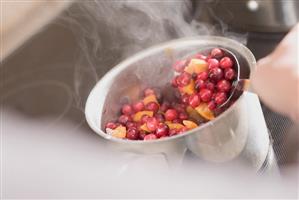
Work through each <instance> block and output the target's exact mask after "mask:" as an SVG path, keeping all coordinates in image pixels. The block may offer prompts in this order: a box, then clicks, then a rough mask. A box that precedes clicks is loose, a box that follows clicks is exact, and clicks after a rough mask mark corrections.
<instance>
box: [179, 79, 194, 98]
mask: <svg viewBox="0 0 299 200" xmlns="http://www.w3.org/2000/svg"><path fill="white" fill-rule="evenodd" d="M179 90H180V91H181V92H182V93H184V94H189V95H191V94H194V93H195V84H194V80H193V79H192V80H191V81H190V83H189V84H188V85H186V86H185V87H181V88H179Z"/></svg>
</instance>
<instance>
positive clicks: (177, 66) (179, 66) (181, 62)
mask: <svg viewBox="0 0 299 200" xmlns="http://www.w3.org/2000/svg"><path fill="white" fill-rule="evenodd" d="M186 64H187V62H186V60H178V61H176V62H175V63H174V64H173V66H172V67H173V69H174V70H175V71H177V72H183V71H184V69H185V66H186Z"/></svg>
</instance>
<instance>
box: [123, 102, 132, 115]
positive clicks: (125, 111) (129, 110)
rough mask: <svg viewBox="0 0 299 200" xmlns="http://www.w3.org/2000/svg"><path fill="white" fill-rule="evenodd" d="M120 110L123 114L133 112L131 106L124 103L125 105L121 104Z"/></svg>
mask: <svg viewBox="0 0 299 200" xmlns="http://www.w3.org/2000/svg"><path fill="white" fill-rule="evenodd" d="M121 112H122V113H123V114H124V115H130V114H133V107H132V106H131V105H130V104H125V105H123V106H122V109H121Z"/></svg>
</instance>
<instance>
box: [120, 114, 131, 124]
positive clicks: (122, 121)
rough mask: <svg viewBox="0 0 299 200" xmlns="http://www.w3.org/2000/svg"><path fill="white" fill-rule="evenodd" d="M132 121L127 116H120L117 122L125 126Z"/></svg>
mask: <svg viewBox="0 0 299 200" xmlns="http://www.w3.org/2000/svg"><path fill="white" fill-rule="evenodd" d="M129 121H132V118H131V117H130V116H129V115H121V116H120V117H119V118H118V122H119V123H121V124H123V125H125V124H126V123H127V122H129Z"/></svg>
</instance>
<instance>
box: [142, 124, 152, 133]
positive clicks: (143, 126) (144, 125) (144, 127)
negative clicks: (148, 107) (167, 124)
mask: <svg viewBox="0 0 299 200" xmlns="http://www.w3.org/2000/svg"><path fill="white" fill-rule="evenodd" d="M140 129H141V130H144V131H146V132H151V131H150V130H148V128H147V126H146V124H143V125H142V126H140Z"/></svg>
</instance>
